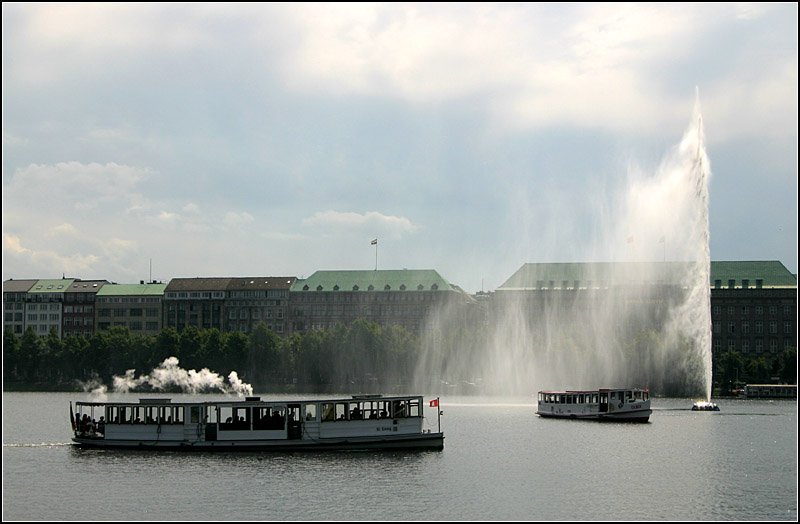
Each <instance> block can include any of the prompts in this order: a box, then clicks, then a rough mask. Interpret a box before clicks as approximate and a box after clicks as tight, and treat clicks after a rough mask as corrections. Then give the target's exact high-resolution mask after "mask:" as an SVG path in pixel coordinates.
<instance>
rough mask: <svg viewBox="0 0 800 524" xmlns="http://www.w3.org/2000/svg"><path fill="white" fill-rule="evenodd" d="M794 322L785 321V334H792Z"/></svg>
mask: <svg viewBox="0 0 800 524" xmlns="http://www.w3.org/2000/svg"><path fill="white" fill-rule="evenodd" d="M792 331H793V330H792V323H791V322H784V323H783V334H784V335H791V334H792Z"/></svg>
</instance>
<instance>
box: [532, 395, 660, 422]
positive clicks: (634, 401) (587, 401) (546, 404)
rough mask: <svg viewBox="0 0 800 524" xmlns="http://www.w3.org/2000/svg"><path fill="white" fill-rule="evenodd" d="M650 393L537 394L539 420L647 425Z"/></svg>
mask: <svg viewBox="0 0 800 524" xmlns="http://www.w3.org/2000/svg"><path fill="white" fill-rule="evenodd" d="M650 413H652V410H651V409H650V391H649V390H648V389H639V388H623V389H598V390H591V391H540V392H539V405H538V408H537V410H536V414H537V415H539V416H540V417H554V418H569V419H587V420H614V421H627V422H647V421H648V420H649V419H650Z"/></svg>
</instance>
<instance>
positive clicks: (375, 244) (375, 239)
mask: <svg viewBox="0 0 800 524" xmlns="http://www.w3.org/2000/svg"><path fill="white" fill-rule="evenodd" d="M370 244H372V245H373V246H375V271H377V270H378V239H377V238H374V239H372V242H370Z"/></svg>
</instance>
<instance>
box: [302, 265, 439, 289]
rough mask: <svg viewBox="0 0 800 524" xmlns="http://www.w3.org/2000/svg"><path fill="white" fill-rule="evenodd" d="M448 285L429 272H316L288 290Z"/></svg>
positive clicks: (424, 270)
mask: <svg viewBox="0 0 800 524" xmlns="http://www.w3.org/2000/svg"><path fill="white" fill-rule="evenodd" d="M451 289H453V288H452V286H451V285H450V283H449V282H447V281H446V280H445V279H444V278H442V276H441V275H439V273H437V272H436V271H435V270H433V269H398V270H377V271H371V270H364V271H317V272H316V273H314V274H313V275H311V276H310V277H308V278H306V279H304V280H300V279H298V280H297V281H296V282H295V283H294V284H292V287H291V288H290V291H292V292H294V291H431V290H433V291H437V290H438V291H450V290H451Z"/></svg>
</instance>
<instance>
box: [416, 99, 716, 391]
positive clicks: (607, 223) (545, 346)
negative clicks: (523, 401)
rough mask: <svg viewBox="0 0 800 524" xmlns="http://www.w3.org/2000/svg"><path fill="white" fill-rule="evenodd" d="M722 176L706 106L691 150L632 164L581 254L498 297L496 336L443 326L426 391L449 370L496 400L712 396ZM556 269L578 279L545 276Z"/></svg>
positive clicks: (450, 379) (425, 365)
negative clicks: (641, 392)
mask: <svg viewBox="0 0 800 524" xmlns="http://www.w3.org/2000/svg"><path fill="white" fill-rule="evenodd" d="M710 174H711V171H710V165H709V160H708V157H707V155H706V151H705V147H704V136H703V124H702V117H701V114H700V108H699V101H698V102H696V103H695V108H694V114H693V116H692V119H691V121H690V123H689V126H688V128H687V130H686V131H685V133H684V135H683V138H682V140H681V141H680V143H679V144H678V145H677V146H675V147H673V148H672V149H671V150H670V151H669V152H668V153H667V154H666V155H665V157H664V159H663V160H662V162H661V164H660V165H659V166H658V167H657V168H656V169H655V171H654V172H652V173H646V172H643V171H641V170H635V169H630V170H629V172H628V177H627V180H626V183H625V184H624V186H623V187H621V188H620V189H619V190H618V191H616V193H614V194H613V196H612V198H611V203H610V205H608V206H607V207H606V208H603V210H602V211H599V212H598V213H597V216H596V217H594V226H593V227H594V229H593V233H594V234H593V238H592V239H591V241H590V242H588V243H587V242H586V241H585V240H584V241H582V242H579V241H578V240H574V241H573V242H574V243H575V244H576V245H577V244H583V245H585V247H584V248H582V250H583V252H582V253H581V254H580V258H579V259H577V260H571V261H553V263H550V264H526V265H525V266H523V268H522V269H521V270H520V271H519V272H518V273H517V274H515V275H514V278H515V279H517V280H518V283H519V284H520V287H519V289H500V290H498V291H496V292H495V294H494V297H493V299H492V305H491V307H490V308H489V310H490V311H492V317H491V318H490V319H489V322H488V326H487V330H488V332H487V334H486V336H485V339H482V340H478V341H476V340H470V341H465V340H461V341H457V340H456V341H454V340H453V337H449V340H448V337H447V335H444V334H443V333H446V332H447V331H448V328H447V325H448V323H452V324H451V325H455V324H456V323H457V322H456V321H455V319H454V318H448V314H447V312H444V313H440V314H439V315H438V317H437V318H436V319H433V320H432V322H433V323H434V325H432V329H430V330H429V334H428V335H427V336H426V339H425V340H424V344H423V346H424V348H425V349H424V351H425V354H424V356H423V358H422V359H421V363H420V369H419V370H418V371H419V373H418V375H419V376H420V377H421V382H420V384H418V386H420V387H421V386H423V384H422V382H424V383H425V384H424V385H425V386H427V387H430V386H431V385H435V384H433V381H432V380H431V377H432V375H434V374H437V373H440V376H441V377H442V380H443V381H446V382H447V383H448V385H461V386H463V385H468V386H470V387H473V385H474V387H475V388H476V389H477V390H479V391H480V392H482V393H488V394H508V395H512V394H533V393H535V392H536V391H538V390H542V389H592V388H599V387H633V386H638V387H649V388H650V390H651V391H652V392H653V393H655V394H663V395H671V396H695V397H703V398H704V399H706V400H708V399H710V397H711V387H712V385H711V318H710V285H709V282H710V264H711V260H710V251H709V220H708V184H709V178H710ZM566 212H569V211H568V210H567V211H566ZM563 222H564V217H559V216H552V217H548V223H549V224H550V225H549V226H548V227H552V228H559V227H560V224H563ZM520 228H521V229H522V230H525V229H527V226H526V225H525V224H521V225H520ZM531 229H535V228H531ZM568 231H569V229H568V228H565V230H564V231H563V233H564V235H563V236H564V237H565V239H564V242H569V241H570V240H569V238H566V237H568V236H569V232H568ZM540 255H541V254H539V255H538V256H539V257H540V258H541V256H540ZM524 262H525V261H521V264H522V263H524ZM556 262H563V263H561V264H557V263H556ZM545 265H546V266H548V267H549V269H548V271H550V272H551V275H552V272H554V271H555V272H556V273H558V274H560V275H562V277H563V275H569V279H566V278H564V279H559V280H556V281H553V280H552V279H553V276H550V277H549V279H548V277H547V276H546V275H542V274H538V273H537V271H541V267H543V266H545ZM514 278H512V279H511V280H514ZM556 278H558V277H556ZM506 287H507V288H514V287H515V286H514V285H509V286H506ZM448 344H449V345H448ZM440 384H441V383H440Z"/></svg>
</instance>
